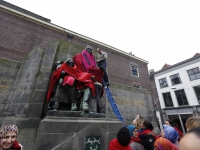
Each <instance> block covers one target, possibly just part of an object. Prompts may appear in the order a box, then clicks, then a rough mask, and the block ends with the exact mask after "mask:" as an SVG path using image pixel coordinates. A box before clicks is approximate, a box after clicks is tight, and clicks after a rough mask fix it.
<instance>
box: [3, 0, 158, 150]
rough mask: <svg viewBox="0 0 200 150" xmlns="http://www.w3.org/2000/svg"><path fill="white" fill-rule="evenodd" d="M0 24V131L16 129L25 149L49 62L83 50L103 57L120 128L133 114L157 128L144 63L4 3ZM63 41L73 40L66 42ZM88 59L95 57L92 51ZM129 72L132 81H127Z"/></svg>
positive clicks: (35, 126)
mask: <svg viewBox="0 0 200 150" xmlns="http://www.w3.org/2000/svg"><path fill="white" fill-rule="evenodd" d="M0 19H1V22H0V70H1V72H0V81H1V82H0V95H1V98H2V99H1V100H0V117H1V119H0V125H1V126H2V125H5V124H8V123H14V124H17V125H18V126H19V128H20V135H19V139H20V141H21V143H22V144H23V145H24V148H25V149H29V150H32V149H34V145H35V141H36V140H35V139H36V136H37V132H38V127H39V123H40V122H41V120H42V118H41V116H42V111H43V109H44V103H45V95H46V90H47V87H48V81H49V77H50V75H51V72H52V67H53V65H54V62H55V61H57V60H66V59H67V58H68V57H72V56H74V55H75V54H77V53H80V52H81V51H82V50H83V49H84V48H85V47H86V46H87V45H91V46H92V47H93V49H97V47H101V48H102V50H103V51H105V52H107V54H108V61H107V64H108V67H107V69H108V74H109V79H110V82H111V86H110V90H111V92H112V94H113V97H114V98H115V99H116V102H117V105H118V107H119V109H120V111H121V113H122V115H123V117H124V119H125V121H126V123H131V122H132V119H133V118H134V116H136V114H138V113H139V114H141V115H143V116H144V117H145V118H146V119H148V120H150V121H152V122H153V124H154V125H155V126H157V125H156V122H155V118H154V113H153V106H152V94H151V84H150V79H149V74H148V67H147V64H148V62H147V61H146V60H143V59H141V58H138V57H136V56H134V55H131V54H129V53H126V52H123V51H121V50H119V49H116V48H114V47H112V46H109V45H106V44H104V43H101V42H99V41H96V40H94V39H91V38H88V37H86V36H83V35H80V34H78V33H75V32H73V31H70V30H67V29H65V28H63V27H60V26H57V25H55V24H52V23H51V22H50V20H49V19H47V18H44V17H41V16H39V15H36V14H33V13H31V12H29V11H26V10H24V9H22V8H19V7H17V6H14V5H12V4H10V3H7V2H5V1H0ZM69 35H73V38H71V39H69ZM94 53H95V54H97V52H96V51H95V50H94ZM133 66H134V67H136V70H135V71H136V73H137V75H136V76H135V75H132V74H133V69H134V68H133ZM135 87H136V88H135ZM102 101H103V106H104V107H105V109H106V115H107V116H112V113H113V112H112V109H111V108H110V105H109V103H108V102H107V100H106V96H105V95H104V97H103V98H102ZM25 136H29V140H27V139H26V138H24V137H25ZM110 138H111V137H110ZM107 144H108V143H105V145H107ZM29 146H31V147H33V148H32V149H30V148H28V147H29Z"/></svg>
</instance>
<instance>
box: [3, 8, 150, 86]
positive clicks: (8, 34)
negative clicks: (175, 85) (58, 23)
mask: <svg viewBox="0 0 200 150" xmlns="http://www.w3.org/2000/svg"><path fill="white" fill-rule="evenodd" d="M0 19H1V23H0V33H1V34H0V41H1V42H0V57H3V58H7V59H11V60H16V61H20V62H21V61H23V59H24V57H25V56H26V55H27V54H28V53H29V52H30V51H31V50H32V49H33V48H34V47H36V46H40V47H41V48H46V45H47V43H48V42H49V40H51V39H60V40H65V41H67V40H68V38H67V34H66V33H65V34H64V33H61V32H58V31H55V30H53V29H50V28H47V27H44V26H42V25H40V24H36V23H34V22H31V21H29V20H25V19H24V18H20V17H18V16H14V15H12V14H9V13H7V12H4V11H2V10H0ZM71 43H74V44H76V45H80V46H82V47H85V46H86V45H88V44H89V45H91V46H93V48H94V49H96V48H97V47H98V45H94V44H92V43H90V42H88V41H83V40H81V39H79V38H77V37H73V39H72V40H71ZM102 49H103V50H104V51H106V52H107V53H108V72H109V77H110V81H111V82H116V83H120V84H125V85H129V86H131V85H132V82H138V83H140V84H141V85H142V87H143V88H145V89H150V81H149V76H148V68H147V64H145V63H143V62H140V61H138V60H136V59H135V60H134V59H133V58H131V57H128V56H124V55H121V54H120V53H118V52H114V51H113V50H109V49H105V48H102ZM81 50H82V49H81ZM81 50H80V51H81ZM131 64H135V65H138V67H139V73H140V77H139V78H138V77H134V76H132V75H131V68H130V67H131V66H130V65H131Z"/></svg>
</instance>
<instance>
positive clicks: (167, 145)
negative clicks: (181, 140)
mask: <svg viewBox="0 0 200 150" xmlns="http://www.w3.org/2000/svg"><path fill="white" fill-rule="evenodd" d="M154 148H155V150H178V148H177V147H176V146H175V145H174V144H172V143H171V142H170V141H169V140H167V139H166V138H162V137H161V138H159V139H157V140H156V141H155V143H154Z"/></svg>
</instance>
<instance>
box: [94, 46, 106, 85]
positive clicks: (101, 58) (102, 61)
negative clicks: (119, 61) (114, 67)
mask: <svg viewBox="0 0 200 150" xmlns="http://www.w3.org/2000/svg"><path fill="white" fill-rule="evenodd" d="M97 52H98V58H97V61H96V63H97V65H98V67H100V66H102V67H103V68H104V76H103V79H104V81H105V84H106V85H107V86H109V78H108V71H107V63H106V60H107V53H106V52H103V51H102V50H101V49H100V48H97Z"/></svg>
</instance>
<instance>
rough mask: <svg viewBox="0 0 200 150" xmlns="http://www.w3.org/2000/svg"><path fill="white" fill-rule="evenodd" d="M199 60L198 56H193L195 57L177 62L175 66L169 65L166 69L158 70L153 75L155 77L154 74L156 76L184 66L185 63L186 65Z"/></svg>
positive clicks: (199, 56)
mask: <svg viewBox="0 0 200 150" xmlns="http://www.w3.org/2000/svg"><path fill="white" fill-rule="evenodd" d="M195 55H196V54H195ZM199 58H200V55H197V56H195V57H191V58H189V59H186V60H184V61H181V62H179V63H177V64H174V65H171V66H169V67H168V68H165V69H162V70H159V71H157V72H154V75H155V74H158V73H161V72H164V71H166V70H170V69H172V68H175V67H177V66H180V65H183V64H186V63H188V62H191V61H193V60H196V59H199Z"/></svg>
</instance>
